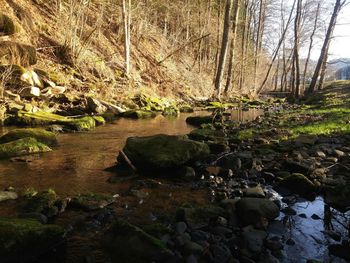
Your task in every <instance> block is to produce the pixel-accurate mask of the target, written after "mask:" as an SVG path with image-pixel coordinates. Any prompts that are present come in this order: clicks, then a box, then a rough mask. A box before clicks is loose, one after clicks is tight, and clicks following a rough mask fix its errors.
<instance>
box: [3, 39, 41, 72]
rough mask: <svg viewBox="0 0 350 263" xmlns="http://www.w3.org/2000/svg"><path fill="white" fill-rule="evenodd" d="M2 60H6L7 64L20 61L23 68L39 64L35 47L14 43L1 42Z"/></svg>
mask: <svg viewBox="0 0 350 263" xmlns="http://www.w3.org/2000/svg"><path fill="white" fill-rule="evenodd" d="M0 58H2V60H3V59H5V61H6V63H7V64H11V63H12V62H13V61H20V62H21V63H20V64H21V66H25V67H26V66H30V65H34V64H36V62H37V53H36V49H35V48H34V47H33V46H30V45H25V44H21V43H16V42H12V41H2V42H0Z"/></svg>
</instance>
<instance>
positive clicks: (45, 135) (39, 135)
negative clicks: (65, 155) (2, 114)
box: [0, 128, 57, 146]
mask: <svg viewBox="0 0 350 263" xmlns="http://www.w3.org/2000/svg"><path fill="white" fill-rule="evenodd" d="M26 137H32V138H35V139H36V140H37V141H38V142H41V143H44V144H46V145H49V146H55V145H57V138H56V135H55V134H54V133H53V132H50V131H46V130H44V129H40V128H28V129H16V130H12V131H10V132H8V133H6V134H5V135H3V136H1V137H0V144H1V143H7V142H11V141H15V140H18V139H23V138H26Z"/></svg>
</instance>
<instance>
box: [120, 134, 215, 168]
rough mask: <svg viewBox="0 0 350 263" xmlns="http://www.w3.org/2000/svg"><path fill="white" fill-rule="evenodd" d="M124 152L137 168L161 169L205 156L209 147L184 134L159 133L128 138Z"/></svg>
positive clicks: (178, 165)
mask: <svg viewBox="0 0 350 263" xmlns="http://www.w3.org/2000/svg"><path fill="white" fill-rule="evenodd" d="M124 152H125V154H126V155H127V156H128V157H129V159H130V160H131V161H132V163H133V164H134V165H135V166H136V167H138V168H142V169H145V170H148V169H154V170H162V169H168V168H178V167H181V166H183V165H185V164H186V163H188V162H193V161H197V160H199V159H201V158H205V157H206V156H207V155H208V154H209V147H208V145H206V144H205V143H200V142H196V141H192V140H188V139H186V138H185V137H184V136H171V135H164V134H159V135H154V136H148V137H130V138H128V139H127V141H126V145H125V148H124Z"/></svg>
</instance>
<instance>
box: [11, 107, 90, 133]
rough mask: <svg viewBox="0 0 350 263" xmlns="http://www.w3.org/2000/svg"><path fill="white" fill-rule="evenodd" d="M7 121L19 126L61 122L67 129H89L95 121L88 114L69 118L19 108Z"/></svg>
mask: <svg viewBox="0 0 350 263" xmlns="http://www.w3.org/2000/svg"><path fill="white" fill-rule="evenodd" d="M7 122H8V124H12V125H19V126H44V125H51V124H61V125H64V126H65V127H66V128H67V129H69V130H74V131H89V130H92V129H94V128H95V127H96V121H95V120H94V118H93V117H90V116H85V117H81V118H71V117H65V116H61V115H57V114H53V113H49V112H45V111H38V112H26V111H23V110H19V111H18V112H17V113H16V114H15V115H14V116H12V117H10V118H9V119H8V121H7Z"/></svg>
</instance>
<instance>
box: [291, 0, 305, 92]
mask: <svg viewBox="0 0 350 263" xmlns="http://www.w3.org/2000/svg"><path fill="white" fill-rule="evenodd" d="M302 5H303V1H302V0H298V2H297V8H296V16H295V20H294V64H293V65H294V69H295V71H293V72H294V78H293V79H294V81H295V83H294V85H293V88H294V96H295V97H296V98H298V97H299V93H300V61H299V44H300V43H299V42H300V21H301V10H302Z"/></svg>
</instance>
